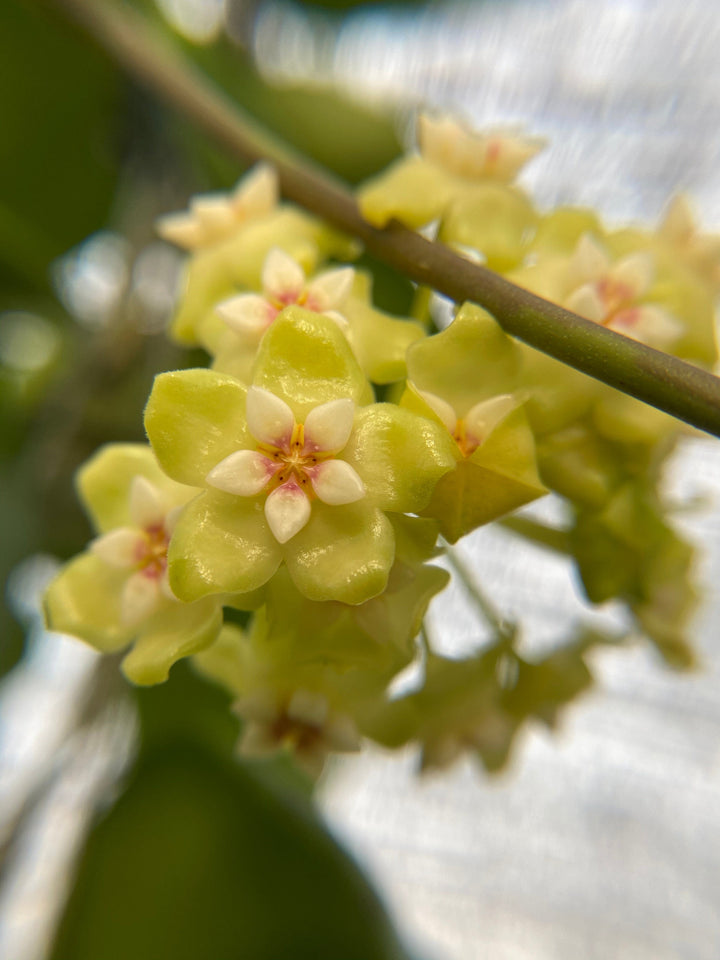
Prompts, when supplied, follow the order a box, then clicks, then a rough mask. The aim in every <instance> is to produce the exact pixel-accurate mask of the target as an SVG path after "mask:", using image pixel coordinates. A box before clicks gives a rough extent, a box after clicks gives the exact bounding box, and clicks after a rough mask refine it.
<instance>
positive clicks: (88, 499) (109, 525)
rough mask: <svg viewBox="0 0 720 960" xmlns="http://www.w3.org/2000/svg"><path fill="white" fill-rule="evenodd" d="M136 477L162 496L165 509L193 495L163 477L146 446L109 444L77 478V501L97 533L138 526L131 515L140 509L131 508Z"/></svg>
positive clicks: (83, 468)
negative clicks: (86, 512) (78, 496)
mask: <svg viewBox="0 0 720 960" xmlns="http://www.w3.org/2000/svg"><path fill="white" fill-rule="evenodd" d="M138 476H140V477H144V478H145V479H146V480H148V481H149V482H150V483H151V484H152V486H153V487H154V488H155V490H156V491H158V492H159V493H160V494H161V497H162V501H163V504H164V505H165V506H166V508H168V507H170V508H171V507H172V506H177V505H179V504H181V503H184V502H185V501H186V500H187V499H188V497H189V496H190V495H191V494H192V491H189V490H188V488H187V487H186V486H184V485H181V484H179V483H176V482H175V481H174V480H171V479H170V478H169V477H168V476H166V474H164V473H163V471H162V470H161V469H160V467H159V466H158V463H157V461H156V459H155V457H154V455H153V452H152V450H151V449H150V447H149V446H147V444H144V443H112V444H108V445H107V446H105V447H101V449H100V450H98V452H97V453H96V454H94V455H93V456H92V457H91V458H90V459H89V460H88V461H87V463H85V464H84V465H83V466H82V467H81V469H80V470H79V471H78V477H77V485H78V490H79V493H80V498H81V500H82V501H83V503H84V504H85V506H86V507H87V509H88V512H89V514H90V518H91V520H92V521H93V524H94V526H95V527H96V529H97V530H98V531H99V532H100V533H104V532H107V531H110V530H114V529H116V528H117V527H128V526H137V523H136V521H135V520H134V518H133V516H132V515H131V514H132V513H133V511H134V510H138V511H139V510H140V506H139V505H137V504H136V506H135V507H133V506H132V502H133V501H132V485H133V483H134V482H135V478H136V477H138ZM146 507H147V504H146V506H145V507H143V510H145V509H146Z"/></svg>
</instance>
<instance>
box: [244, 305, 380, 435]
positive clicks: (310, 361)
mask: <svg viewBox="0 0 720 960" xmlns="http://www.w3.org/2000/svg"><path fill="white" fill-rule="evenodd" d="M254 384H255V385H256V386H259V387H263V388H264V389H266V390H269V391H270V392H271V393H273V394H275V396H277V397H280V398H281V399H282V400H284V401H285V402H286V403H287V404H288V405H289V406H290V407H291V408H292V410H293V413H294V414H295V418H296V420H297V421H298V422H303V421H304V420H305V418H306V417H307V415H308V414H309V413H310V411H311V410H312V408H313V407H316V406H318V405H319V404H322V403H327V402H328V401H330V400H337V399H338V398H339V397H341V398H345V397H347V398H350V399H351V400H352V401H353V402H354V403H356V404H363V403H369V402H370V401H371V400H372V391H371V390H370V386H369V384H368V382H367V381H366V379H365V377H364V376H363V373H362V371H361V370H360V367H359V366H358V363H357V361H356V359H355V357H354V356H353V353H352V350H351V349H350V346H349V344H348V342H347V340H346V339H345V337H344V335H343V333H342V332H341V331H340V329H339V328H338V326H337V324H335V323H333V321H332V320H330V319H328V318H327V317H323V316H321V315H320V314H316V313H311V312H310V311H308V310H303V309H302V308H301V307H288V308H287V309H286V310H283V312H282V313H281V314H280V315H279V316H278V318H277V319H276V320H275V322H274V323H273V324H272V326H271V327H270V329H269V330H268V332H267V333H266V334H265V336H264V338H263V341H262V343H261V345H260V350H259V353H258V357H257V361H256V365H255V377H254Z"/></svg>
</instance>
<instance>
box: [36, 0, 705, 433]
mask: <svg viewBox="0 0 720 960" xmlns="http://www.w3.org/2000/svg"><path fill="white" fill-rule="evenodd" d="M44 2H45V3H50V4H52V5H53V6H55V7H57V8H59V9H60V10H61V11H62V12H63V13H64V14H65V16H67V17H68V18H70V19H72V20H74V21H75V22H77V23H78V24H79V25H81V26H82V28H83V29H84V30H85V31H86V32H87V33H88V34H90V36H91V37H92V38H93V39H94V40H95V41H96V42H97V43H98V44H99V45H100V46H101V47H102V48H103V49H104V50H105V51H106V53H108V54H109V55H110V57H111V58H112V59H113V60H114V61H115V62H116V63H117V64H118V65H119V66H120V67H121V68H122V69H123V70H124V71H126V73H128V74H129V76H130V77H132V78H133V80H135V81H136V82H137V83H140V84H142V85H143V86H145V87H146V88H147V89H148V90H149V91H150V92H151V93H152V94H153V95H155V96H156V97H158V98H159V99H161V100H163V101H164V102H165V103H167V104H168V105H170V106H172V107H175V108H176V109H177V110H178V111H179V113H180V114H181V115H182V116H183V117H185V118H186V119H190V120H192V121H193V122H194V123H195V124H196V125H197V126H198V127H200V128H201V129H202V130H204V131H205V133H207V134H209V135H210V136H211V137H212V138H213V139H214V140H215V141H217V143H219V144H220V145H222V146H224V147H225V148H226V149H227V150H228V152H229V153H231V154H232V155H233V156H235V157H237V158H238V160H241V161H243V162H245V163H248V162H255V161H257V160H260V159H266V160H270V161H272V162H273V163H274V164H275V166H276V167H277V170H278V174H279V177H280V183H281V185H282V189H283V192H284V194H285V195H286V196H287V197H288V198H289V199H290V200H293V201H295V202H296V203H299V204H300V205H301V206H303V207H305V208H307V209H308V210H310V211H312V212H313V213H315V214H317V215H318V216H320V217H322V218H324V219H325V220H327V221H328V222H329V223H331V224H333V225H334V226H336V227H338V228H340V229H341V230H344V231H346V232H347V233H350V234H352V235H354V236H356V237H358V238H360V239H361V240H362V241H363V243H364V244H365V246H366V248H367V249H368V250H369V251H370V252H371V253H372V254H373V255H374V256H376V257H378V258H379V259H381V260H383V261H385V262H386V263H388V264H389V265H391V266H392V267H395V268H396V269H397V270H399V271H400V272H402V273H404V274H405V275H406V276H408V277H410V278H411V279H412V280H414V281H416V282H417V283H419V284H425V285H427V286H430V287H433V289H435V290H438V291H440V292H441V293H444V294H445V295H446V296H448V297H450V298H451V299H453V300H455V301H457V302H459V303H461V302H463V301H465V300H471V301H473V302H474V303H478V304H480V305H481V306H482V307H484V308H485V309H487V310H488V311H489V312H490V313H491V314H492V315H493V316H494V317H495V318H496V320H497V321H498V323H499V324H500V325H501V326H502V327H503V329H504V330H506V331H507V333H510V334H512V335H513V336H515V337H519V338H520V339H521V340H524V341H525V342H526V343H528V344H530V345H531V346H533V347H536V348H537V349H538V350H542V351H543V352H544V353H547V354H549V355H550V356H552V357H555V358H556V359H557V360H560V361H562V362H563V363H567V364H569V365H570V366H573V367H575V368H576V369H577V370H581V371H582V372H583V373H586V374H589V375H590V376H592V377H595V378H596V379H598V380H601V381H603V382H604V383H607V384H609V385H610V386H612V387H616V388H617V389H619V390H622V391H623V392H624V393H627V394H630V395H631V396H633V397H636V398H637V399H639V400H643V401H645V402H646V403H649V404H651V405H653V406H655V407H658V408H659V409H660V410H664V411H665V412H666V413H670V414H672V415H673V416H675V417H678V418H679V419H680V420H684V421H686V422H687V423H689V424H691V425H692V426H695V427H698V428H699V429H701V430H706V431H707V432H709V433H712V434H715V435H716V436H720V379H718V378H716V377H714V376H713V375H712V374H710V373H707V372H706V371H704V370H701V369H699V368H697V367H694V366H692V365H691V364H689V363H685V362H684V361H681V360H678V359H677V358H676V357H672V356H668V355H666V354H663V353H660V352H659V351H657V350H653V349H652V348H651V347H648V346H646V345H645V344H641V343H638V342H637V341H634V340H631V339H629V338H627V337H623V336H622V335H621V334H618V333H615V332H614V331H612V330H608V329H606V328H605V327H602V326H600V325H599V324H596V323H592V322H591V321H588V320H585V319H583V318H582V317H578V316H576V315H575V314H573V313H570V312H569V311H567V310H564V309H563V308H562V307H560V306H557V305H556V304H552V303H549V302H547V301H545V300H542V299H541V298H540V297H537V296H535V295H534V294H531V293H529V292H528V291H526V290H523V289H521V288H520V287H516V286H514V285H513V284H511V283H510V282H508V281H507V280H505V279H504V278H502V277H500V276H499V275H498V274H496V273H493V272H492V271H491V270H488V269H487V268H485V267H481V266H479V265H477V264H474V263H471V262H470V261H469V260H466V259H464V258H462V257H459V256H458V255H457V254H455V253H453V251H452V250H450V249H449V248H448V247H446V246H444V245H443V244H441V243H437V242H436V243H431V242H430V241H428V240H425V239H424V238H423V237H421V236H420V235H419V234H417V233H414V232H413V231H411V230H408V229H407V228H405V227H403V226H402V225H400V224H399V223H396V222H392V223H390V224H389V225H388V226H387V227H386V228H385V229H383V230H378V229H376V228H374V227H372V226H370V224H368V223H367V222H366V221H365V220H364V219H363V218H362V216H361V215H360V211H359V209H358V206H357V203H356V201H355V198H354V196H353V194H352V193H351V192H350V191H349V190H348V189H347V188H345V187H344V186H343V185H342V184H341V183H340V182H339V181H338V180H337V178H335V177H333V176H331V175H330V174H329V173H327V172H326V171H323V170H321V169H320V168H319V167H317V166H316V165H314V164H312V163H310V162H308V161H307V160H304V159H301V158H300V157H298V156H297V154H296V153H295V152H294V151H292V150H290V149H289V148H288V147H286V146H282V145H280V144H279V143H278V141H277V140H275V139H274V138H273V137H271V136H270V135H269V134H268V133H266V132H265V131H263V130H261V129H260V128H259V127H258V125H257V124H256V123H255V121H253V120H251V119H250V118H249V117H248V116H247V115H246V114H245V113H244V112H243V111H242V110H241V109H240V108H239V107H238V105H237V104H236V103H235V102H234V101H232V100H231V99H230V98H229V97H228V96H227V94H226V93H224V92H223V91H222V90H221V89H220V88H218V87H217V86H216V85H215V84H213V83H212V82H211V81H210V80H209V79H208V78H207V77H206V76H205V75H204V74H203V73H202V72H200V71H199V70H198V69H197V68H196V67H195V66H194V64H192V63H191V62H190V61H189V60H188V59H187V58H186V57H184V56H183V55H182V54H180V53H179V52H178V51H177V50H176V49H174V48H172V49H171V48H170V47H169V46H168V44H167V42H163V40H161V39H158V38H156V37H153V36H152V33H151V27H150V25H149V24H148V23H147V22H146V21H145V20H144V19H143V18H142V17H140V16H139V15H138V14H137V13H136V12H134V11H133V10H132V9H131V8H129V7H128V6H122V7H120V6H117V5H115V4H113V3H108V2H105V0H44Z"/></svg>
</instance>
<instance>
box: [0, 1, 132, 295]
mask: <svg viewBox="0 0 720 960" xmlns="http://www.w3.org/2000/svg"><path fill="white" fill-rule="evenodd" d="M0 36H2V52H3V55H2V58H1V59H0V116H2V118H3V134H2V139H0V280H1V281H3V286H4V287H5V288H7V287H8V286H11V285H16V286H19V287H21V288H24V287H26V286H27V285H30V286H34V285H36V286H40V287H43V286H46V285H47V284H48V274H47V271H48V266H49V263H50V261H51V260H52V259H54V258H55V257H57V256H59V255H60V254H61V253H63V252H65V251H66V250H68V249H69V248H70V247H72V246H73V245H74V244H76V243H78V242H79V241H80V240H81V239H82V238H83V237H84V236H86V235H87V234H88V233H90V232H91V231H93V230H96V229H97V228H98V227H99V226H100V225H102V223H103V222H104V221H105V218H106V216H107V212H108V209H109V206H110V203H111V200H112V193H113V188H114V184H115V175H116V156H117V153H118V152H119V151H118V150H117V147H118V113H117V106H118V92H119V88H118V84H117V79H116V74H115V70H114V68H113V67H111V65H110V64H109V63H107V61H106V60H105V59H104V58H103V57H102V56H101V55H100V54H99V53H98V52H97V51H95V50H94V49H93V48H92V47H91V46H90V45H89V44H88V43H86V42H84V41H83V40H81V39H80V37H79V36H77V35H76V34H74V33H73V32H72V31H71V30H70V29H69V28H68V27H67V26H64V25H61V23H60V21H58V22H54V21H52V20H50V19H48V18H47V17H46V16H44V15H43V13H42V12H41V11H39V10H38V9H33V5H31V4H28V3H23V2H20V0H3V3H2V4H1V5H0Z"/></svg>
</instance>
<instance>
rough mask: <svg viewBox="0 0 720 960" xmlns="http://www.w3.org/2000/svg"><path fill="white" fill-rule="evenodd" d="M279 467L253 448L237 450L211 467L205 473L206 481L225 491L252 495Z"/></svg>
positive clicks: (240, 494) (238, 494) (239, 494)
mask: <svg viewBox="0 0 720 960" xmlns="http://www.w3.org/2000/svg"><path fill="white" fill-rule="evenodd" d="M280 467H281V465H280V464H276V463H274V462H273V461H272V460H269V459H268V458H267V457H264V456H263V455H262V454H261V453H258V452H257V451H255V450H238V451H236V452H235V453H231V454H230V456H229V457H225V459H224V460H221V461H220V463H219V464H218V465H217V466H216V467H213V469H212V470H211V471H210V473H209V474H208V475H207V482H208V483H209V484H210V486H211V487H215V488H216V489H217V490H224V491H225V493H234V494H236V495H237V496H239V497H254V496H255V494H257V493H260V491H261V490H262V489H263V488H264V487H266V486H267V484H268V483H269V481H270V478H271V477H272V476H273V474H275V473H276V472H277V471H278V470H279V469H280Z"/></svg>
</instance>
